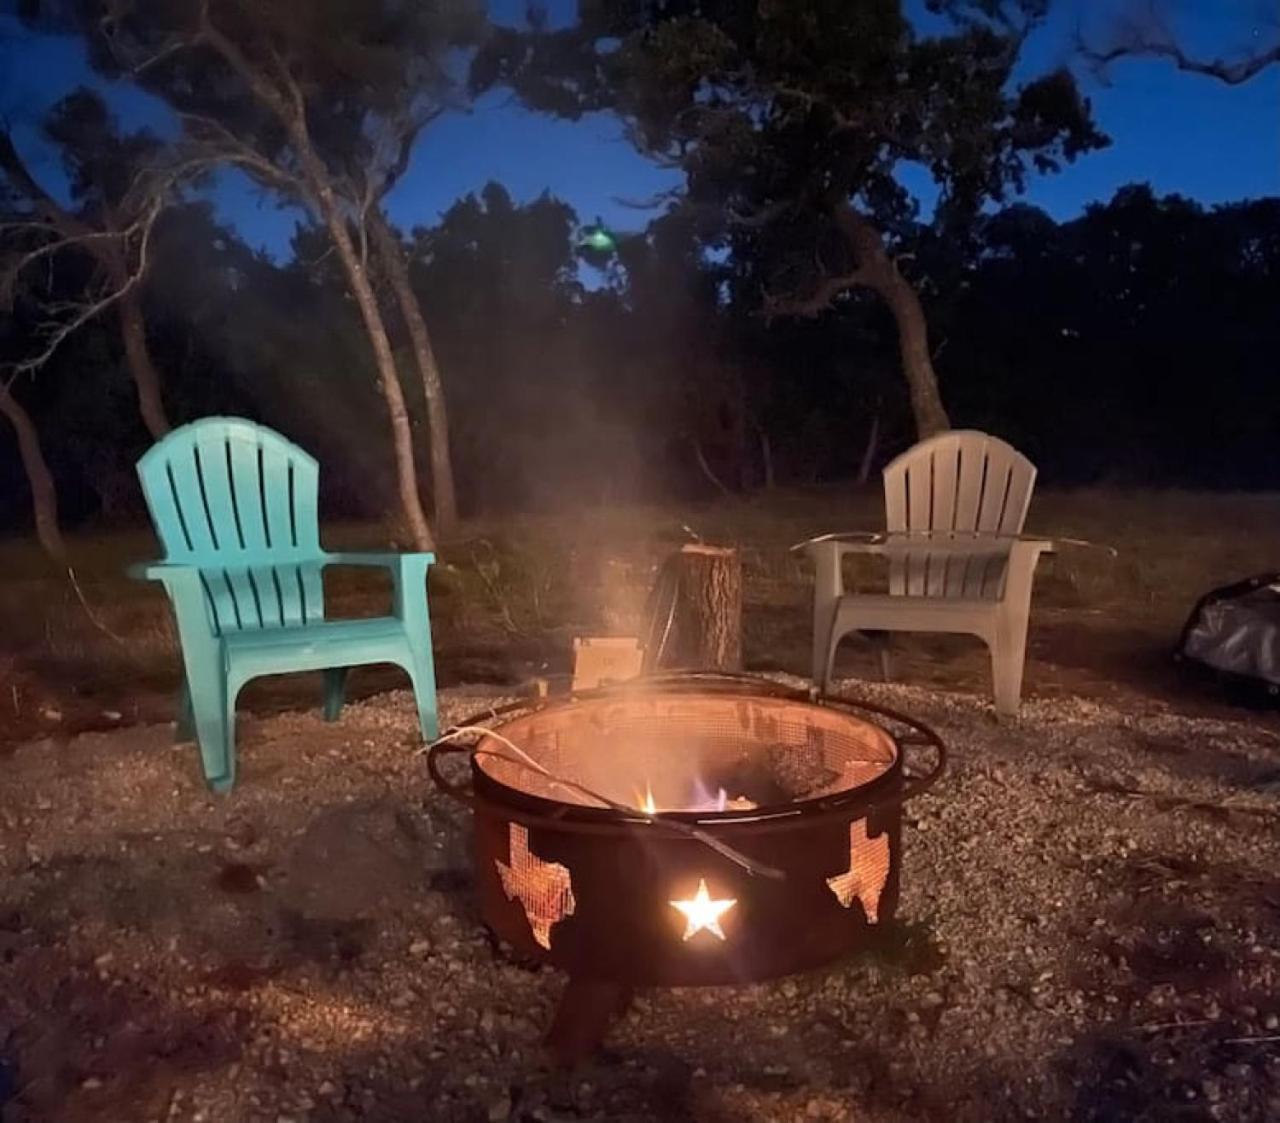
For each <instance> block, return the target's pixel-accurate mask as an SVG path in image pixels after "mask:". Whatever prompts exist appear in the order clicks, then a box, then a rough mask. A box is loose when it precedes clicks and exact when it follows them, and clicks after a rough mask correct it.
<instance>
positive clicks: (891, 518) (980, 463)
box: [884, 429, 1036, 598]
mask: <svg viewBox="0 0 1280 1123" xmlns="http://www.w3.org/2000/svg"><path fill="white" fill-rule="evenodd" d="M1035 478H1036V469H1035V466H1034V465H1033V464H1032V463H1031V461H1029V460H1028V459H1027V458H1026V457H1025V456H1023V455H1022V454H1021V453H1020V452H1018V451H1017V450H1016V449H1015V448H1013V447H1012V446H1011V445H1008V444H1006V443H1005V442H1004V441H1002V440H1000V439H999V438H998V437H992V436H989V435H988V434H986V433H979V432H976V431H974V430H967V429H961V430H956V431H953V432H949V433H943V434H940V435H939V436H937V437H931V438H929V439H928V440H925V441H921V442H920V443H919V444H917V445H915V446H914V447H912V448H909V449H908V450H907V451H906V452H904V453H903V454H902V455H901V456H899V457H897V458H896V459H894V460H893V461H892V462H891V463H890V464H889V465H888V466H887V467H886V468H885V470H884V494H885V518H886V524H887V529H888V530H889V531H890V532H891V533H904V532H913V531H914V532H917V533H923V532H926V531H927V532H931V533H933V534H935V535H942V536H944V537H952V536H954V537H957V538H964V537H969V536H972V535H982V534H992V535H998V534H1003V535H1016V534H1021V533H1022V525H1023V522H1024V521H1025V519H1026V515H1027V508H1028V507H1029V506H1030V503H1031V493H1032V490H1033V488H1034V487H1035ZM1004 571H1005V565H1004V563H1003V561H1001V560H1000V559H998V558H988V559H982V558H964V557H955V556H951V555H948V554H945V553H940V552H937V551H930V550H929V548H928V544H927V543H922V544H921V546H920V549H919V550H912V551H910V552H909V553H908V554H907V555H906V556H904V557H897V558H894V559H893V560H892V561H891V562H890V566H889V591H890V592H891V593H895V594H898V595H905V596H930V597H979V598H993V597H998V596H999V595H1001V593H1002V591H1003V586H1004Z"/></svg>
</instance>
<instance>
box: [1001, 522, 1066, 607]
mask: <svg viewBox="0 0 1280 1123" xmlns="http://www.w3.org/2000/svg"><path fill="white" fill-rule="evenodd" d="M1053 546H1054V544H1053V543H1052V542H1051V541H1049V540H1048V539H1045V538H1020V539H1018V540H1017V541H1016V542H1014V544H1013V547H1012V549H1010V551H1009V564H1008V569H1007V570H1006V571H1005V582H1004V598H1003V599H1004V600H1005V601H1007V602H1009V603H1012V604H1017V603H1019V602H1022V603H1025V604H1030V603H1031V583H1032V580H1033V579H1034V577H1035V572H1036V563H1037V562H1039V560H1040V555H1041V554H1051V553H1053V552H1054V551H1053Z"/></svg>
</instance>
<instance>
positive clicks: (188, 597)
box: [126, 562, 218, 666]
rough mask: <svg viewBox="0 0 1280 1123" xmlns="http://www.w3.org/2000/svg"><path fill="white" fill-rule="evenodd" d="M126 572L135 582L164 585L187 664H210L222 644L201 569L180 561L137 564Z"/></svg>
mask: <svg viewBox="0 0 1280 1123" xmlns="http://www.w3.org/2000/svg"><path fill="white" fill-rule="evenodd" d="M126 572H127V573H128V575H129V576H130V577H133V578H135V579H138V580H142V581H159V582H160V584H162V585H163V586H164V591H165V593H166V594H167V595H168V597H169V603H170V604H171V605H172V606H173V615H174V619H175V620H176V622H177V625H178V639H179V641H180V643H181V646H182V658H183V662H184V664H187V665H188V666H189V665H190V664H191V661H192V660H196V661H197V663H199V662H200V661H201V660H204V661H205V664H206V665H207V661H208V660H209V659H212V658H213V651H214V649H215V647H216V644H217V642H218V641H217V637H216V634H215V632H214V625H213V621H212V620H211V619H210V618H209V609H208V606H207V597H208V594H207V593H206V592H205V587H204V579H203V578H202V577H201V575H200V567H199V566H198V565H185V564H182V563H179V562H136V563H135V564H133V565H130V566H129V567H128V568H127V570H126Z"/></svg>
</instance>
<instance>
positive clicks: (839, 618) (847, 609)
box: [835, 594, 1000, 634]
mask: <svg viewBox="0 0 1280 1123" xmlns="http://www.w3.org/2000/svg"><path fill="white" fill-rule="evenodd" d="M999 611H1000V601H998V600H985V599H983V600H978V599H976V598H961V597H910V596H893V595H891V594H872V595H870V596H859V595H857V594H846V595H844V596H842V597H840V599H839V600H838V601H837V602H836V611H835V623H836V627H837V629H838V630H848V629H849V628H870V629H873V630H877V631H886V632H963V633H969V632H974V631H975V630H976V631H977V632H978V634H985V633H986V632H987V631H989V630H990V628H991V627H992V626H993V625H994V623H995V618H996V615H997V613H998V612H999Z"/></svg>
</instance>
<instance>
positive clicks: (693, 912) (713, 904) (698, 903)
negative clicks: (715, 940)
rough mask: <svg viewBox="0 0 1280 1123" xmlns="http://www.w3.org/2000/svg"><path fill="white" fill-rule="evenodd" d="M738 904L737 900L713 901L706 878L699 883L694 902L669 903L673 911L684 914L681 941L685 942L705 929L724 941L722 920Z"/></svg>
mask: <svg viewBox="0 0 1280 1123" xmlns="http://www.w3.org/2000/svg"><path fill="white" fill-rule="evenodd" d="M737 903H738V901H737V899H736V898H730V899H728V900H725V901H713V900H712V899H711V894H710V893H708V892H707V881H706V878H702V879H700V880H699V881H698V891H697V892H696V893H695V894H694V895H693V899H692V900H688V901H669V902H668V904H670V905H671V907H672V908H673V909H679V910H680V911H681V912H682V913H684V918H685V921H686V924H685V929H684V935H683V936H682V937H681V939H685V940H687V939H688V938H689V937H690V936H696V935H697V934H698V933H699V932H701V931H702V930H703V929H704V928H705V929H706V930H707V931H708V932H710V933H711V934H712V935H713V936H718V937H720V939H722V940H723V939H724V929H723V928H721V927H720V918H721V917H722V916H723V915H724V914H725V913H727V912H728V911H729V910H730V909H731V908H733V906H734V905H736V904H737Z"/></svg>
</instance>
